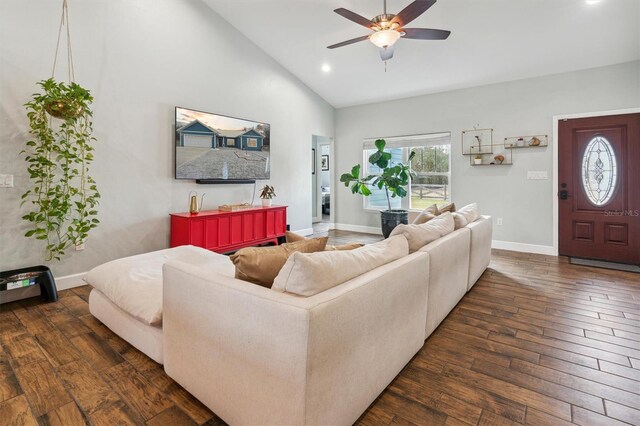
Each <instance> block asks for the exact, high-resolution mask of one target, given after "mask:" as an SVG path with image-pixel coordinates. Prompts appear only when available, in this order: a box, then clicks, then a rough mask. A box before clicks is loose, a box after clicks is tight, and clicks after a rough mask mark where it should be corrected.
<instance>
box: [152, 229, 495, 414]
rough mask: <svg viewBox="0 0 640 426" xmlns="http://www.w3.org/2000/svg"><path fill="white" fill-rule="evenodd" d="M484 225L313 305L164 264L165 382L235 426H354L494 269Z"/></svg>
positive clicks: (207, 270) (210, 270)
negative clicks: (174, 383) (483, 276)
mask: <svg viewBox="0 0 640 426" xmlns="http://www.w3.org/2000/svg"><path fill="white" fill-rule="evenodd" d="M491 231H492V222H491V218H490V217H488V216H483V217H480V218H479V219H478V220H476V221H474V222H473V223H471V224H469V225H467V226H466V227H464V228H461V229H458V230H456V231H454V232H452V233H450V234H448V235H445V236H443V237H441V238H439V239H437V240H435V241H433V242H431V243H429V244H427V245H425V246H424V247H422V248H420V249H419V250H418V251H416V252H415V253H413V254H409V255H407V256H405V257H402V258H400V259H398V260H395V261H393V262H390V263H387V264H385V265H383V266H380V267H378V268H375V269H373V270H370V271H368V272H366V273H364V274H362V275H360V276H358V277H356V278H353V279H351V280H349V281H347V282H345V283H343V284H340V285H338V286H336V287H333V288H331V289H329V290H326V291H323V292H321V293H318V294H316V295H313V296H311V297H300V296H296V295H292V294H288V293H279V292H275V291H273V290H271V289H268V288H264V287H259V286H256V285H251V284H248V283H246V282H244V281H240V280H237V279H235V278H231V277H229V276H225V275H221V274H217V273H216V267H215V266H201V267H196V268H194V267H193V265H190V264H187V263H183V262H180V261H169V262H168V263H166V264H165V266H164V312H163V315H164V316H163V333H164V363H165V370H166V372H167V374H169V376H171V377H172V378H173V379H175V380H176V381H177V382H178V383H180V384H181V385H182V386H183V387H185V388H186V389H187V390H188V391H189V392H190V393H192V394H193V395H194V396H196V398H198V399H199V400H201V401H202V402H203V403H204V404H205V405H207V406H208V407H209V408H211V409H212V410H213V411H214V412H215V413H216V414H218V415H219V416H220V417H222V418H223V419H224V420H225V421H227V422H228V423H230V424H234V425H235V424H238V425H243V424H246V425H252V424H273V425H280V424H287V425H307V424H308V425H328V424H331V425H348V424H352V423H353V422H354V421H355V420H357V418H358V417H359V416H360V415H361V414H362V412H364V410H365V409H366V408H367V407H368V406H369V405H370V404H371V403H372V402H373V401H374V400H375V398H376V397H377V396H378V395H379V394H380V393H381V392H382V391H383V390H384V389H385V387H386V386H387V385H388V384H389V383H390V382H391V380H392V379H393V378H394V377H395V376H396V375H397V374H398V373H399V372H400V371H401V370H402V368H403V367H404V366H405V365H406V364H407V363H408V362H409V361H410V360H411V358H412V357H413V355H415V353H416V352H417V351H418V350H419V349H420V348H421V347H422V345H423V343H424V340H425V339H426V338H427V337H428V336H429V335H430V334H431V333H432V332H433V331H434V330H435V329H436V327H437V326H438V325H439V324H440V323H441V322H442V320H443V319H444V318H445V317H446V316H447V314H448V313H449V312H450V311H451V310H452V309H453V308H454V307H455V305H456V304H457V303H458V302H459V301H460V299H461V298H462V297H463V296H464V294H465V293H466V292H467V291H468V290H469V289H471V287H472V286H473V284H474V283H475V281H476V280H477V278H478V277H479V276H480V275H481V274H482V271H484V270H485V269H486V267H487V266H488V264H489V260H490V255H491Z"/></svg>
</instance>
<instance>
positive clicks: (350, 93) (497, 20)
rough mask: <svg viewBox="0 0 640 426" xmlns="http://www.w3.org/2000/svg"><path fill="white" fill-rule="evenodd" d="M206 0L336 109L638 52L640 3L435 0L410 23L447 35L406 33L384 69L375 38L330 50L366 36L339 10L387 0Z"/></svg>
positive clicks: (403, 1)
mask: <svg viewBox="0 0 640 426" xmlns="http://www.w3.org/2000/svg"><path fill="white" fill-rule="evenodd" d="M203 1H204V2H205V3H206V4H207V5H209V6H210V7H211V8H212V9H213V10H215V11H216V12H217V13H218V14H220V15H221V16H222V17H223V18H224V19H226V20H227V21H228V22H230V23H231V24H232V25H233V26H234V27H236V28H237V29H238V30H239V31H240V32H242V33H243V34H244V35H246V37H248V38H249V39H250V40H252V41H253V42H254V43H256V44H257V45H258V46H260V47H261V48H262V49H263V50H264V51H266V52H267V53H268V54H269V55H271V56H272V57H273V58H274V59H275V60H277V61H278V62H279V63H280V64H282V65H283V66H284V67H285V68H287V69H288V70H289V71H290V72H291V73H293V74H294V75H296V76H297V77H298V78H299V79H300V80H302V81H303V82H304V83H305V84H307V85H308V86H309V87H310V88H311V89H313V90H314V91H315V92H316V93H318V94H319V95H320V96H322V97H323V98H324V99H326V100H327V101H328V102H329V103H330V104H332V105H333V106H335V107H343V106H349V105H357V104H363V103H369V102H376V101H384V100H389V99H397V98H403V97H408V96H415V95H420V94H427V93H435V92H442V91H446V90H453V89H459V88H464V87H472V86H478V85H483V84H490V83H495V82H501V81H509V80H517V79H522V78H528V77H534V76H540V75H548V74H555V73H560V72H566V71H574V70H579V69H585V68H593V67H598V66H605V65H610V64H615V63H621V62H627V61H632V60H636V59H640V30H639V27H640V25H638V23H639V22H640V1H638V0H600V1H597V0H438V2H437V3H436V4H435V5H434V6H433V7H432V8H431V9H429V10H428V11H427V12H426V13H425V14H424V15H422V16H420V17H419V18H418V19H416V20H415V21H414V22H412V23H411V25H410V26H411V27H423V28H440V29H447V30H451V32H452V34H451V36H450V37H449V39H448V40H445V41H417V40H406V39H401V40H400V41H398V43H397V44H396V48H395V55H394V58H393V59H391V60H390V61H389V62H388V64H387V70H386V72H385V67H384V63H383V62H382V61H381V60H380V57H379V55H378V51H377V48H376V47H375V46H374V45H373V44H371V43H370V42H369V41H364V42H360V43H357V44H353V45H350V46H346V47H342V48H339V49H335V50H329V49H327V48H326V46H328V45H330V44H333V43H337V42H340V41H343V40H347V39H351V38H355V37H358V36H361V35H365V34H367V33H368V30H367V29H366V28H364V27H361V26H359V25H357V24H355V23H353V22H350V21H348V20H346V19H344V18H343V17H341V16H339V15H337V14H335V13H334V12H333V10H334V9H336V8H339V7H344V8H347V9H349V10H352V11H354V12H356V13H358V14H360V15H363V16H365V17H367V18H373V17H374V16H376V15H378V14H381V13H382V0H203ZM410 1H411V0H388V2H387V3H388V5H387V8H388V10H389V12H393V13H397V12H398V11H400V10H401V9H403V8H404V7H405V6H406V5H408V4H409V3H410ZM592 3H594V4H592ZM325 64H326V65H328V66H329V67H330V68H331V70H330V71H329V72H324V71H322V69H321V68H322V65H325Z"/></svg>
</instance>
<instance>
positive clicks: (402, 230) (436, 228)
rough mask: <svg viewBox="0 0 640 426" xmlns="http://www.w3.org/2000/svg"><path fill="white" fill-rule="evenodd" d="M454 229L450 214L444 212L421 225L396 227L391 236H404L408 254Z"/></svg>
mask: <svg viewBox="0 0 640 426" xmlns="http://www.w3.org/2000/svg"><path fill="white" fill-rule="evenodd" d="M454 229H455V224H454V219H453V216H452V215H451V213H449V212H445V213H443V214H441V215H440V216H437V217H435V218H434V219H431V220H430V221H429V222H427V223H423V224H421V225H413V224H412V225H404V224H401V225H398V226H396V227H395V228H394V229H393V231H391V235H390V236H393V235H404V236H405V238H406V239H407V241H408V242H409V253H413V252H415V251H418V250H419V249H421V248H422V247H424V246H426V245H427V244H429V243H431V242H433V241H435V240H437V239H438V238H440V237H443V236H445V235H447V234H449V233H451V232H453V231H454Z"/></svg>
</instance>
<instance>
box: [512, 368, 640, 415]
mask: <svg viewBox="0 0 640 426" xmlns="http://www.w3.org/2000/svg"><path fill="white" fill-rule="evenodd" d="M511 369H513V370H515V371H519V372H522V373H525V374H529V375H531V376H534V377H538V378H540V379H543V380H546V381H548V382H552V383H557V384H560V385H563V386H566V387H568V388H571V389H575V390H577V391H580V392H584V393H586V394H589V395H594V396H596V397H598V398H603V399H608V398H610V399H612V400H614V401H616V402H620V403H622V404H624V405H627V406H630V407H636V406H640V398H639V397H640V395H638V394H637V393H632V392H627V391H625V390H621V389H618V388H614V387H611V386H607V385H604V384H602V383H598V382H594V381H592V380H588V379H584V378H582V377H577V376H573V375H571V374H568V373H563V372H560V371H557V370H554V369H552V368H547V367H541V366H539V365H534V364H530V363H526V362H521V361H520V360H514V363H513V364H512V365H511ZM601 403H602V401H600V404H599V407H598V408H597V409H596V408H594V407H588V406H586V405H584V404H578V403H576V404H574V405H577V406H579V407H582V408H585V409H587V410H590V411H595V412H597V413H600V414H603V413H604V412H603V411H602V405H601Z"/></svg>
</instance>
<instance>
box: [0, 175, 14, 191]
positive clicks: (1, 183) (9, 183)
mask: <svg viewBox="0 0 640 426" xmlns="http://www.w3.org/2000/svg"><path fill="white" fill-rule="evenodd" d="M0 188H13V175H0Z"/></svg>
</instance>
